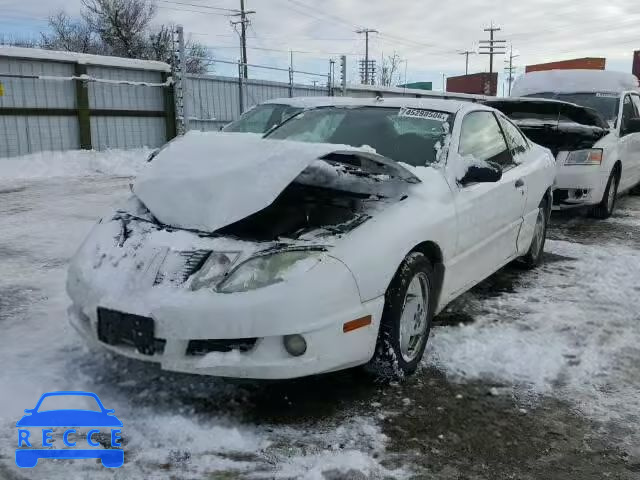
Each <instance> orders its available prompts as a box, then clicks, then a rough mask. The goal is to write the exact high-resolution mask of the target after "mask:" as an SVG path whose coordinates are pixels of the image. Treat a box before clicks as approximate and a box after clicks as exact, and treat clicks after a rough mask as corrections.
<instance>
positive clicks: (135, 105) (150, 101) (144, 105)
mask: <svg viewBox="0 0 640 480" xmlns="http://www.w3.org/2000/svg"><path fill="white" fill-rule="evenodd" d="M87 74H88V75H89V76H90V77H93V78H99V79H101V80H111V81H130V82H146V83H154V84H158V83H162V74H161V73H160V72H154V71H150V70H132V69H124V68H112V67H101V66H88V68H87ZM89 104H90V105H91V108H95V109H109V110H123V109H126V110H163V109H164V96H163V91H162V88H159V87H148V86H143V85H127V84H110V83H101V82H89Z"/></svg>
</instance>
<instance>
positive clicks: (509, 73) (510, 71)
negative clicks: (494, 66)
mask: <svg viewBox="0 0 640 480" xmlns="http://www.w3.org/2000/svg"><path fill="white" fill-rule="evenodd" d="M519 56H520V55H514V54H513V45H510V47H509V61H508V62H507V61H506V60H505V63H507V65H508V66H506V67H505V68H504V71H505V73H506V74H507V81H508V82H509V96H511V85H512V84H513V80H514V77H513V72H515V71H516V69H517V67H516V66H514V65H513V59H514V58H517V57H519ZM503 88H504V84H503Z"/></svg>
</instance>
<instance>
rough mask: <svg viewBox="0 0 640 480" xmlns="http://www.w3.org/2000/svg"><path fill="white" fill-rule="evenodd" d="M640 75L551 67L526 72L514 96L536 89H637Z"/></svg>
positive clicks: (512, 91) (540, 90) (515, 87)
mask: <svg viewBox="0 0 640 480" xmlns="http://www.w3.org/2000/svg"><path fill="white" fill-rule="evenodd" d="M637 89H638V79H637V78H636V77H635V76H634V75H632V74H630V73H622V72H610V71H602V70H549V71H544V72H530V73H525V74H524V75H522V76H521V77H519V78H518V79H517V80H516V81H515V83H514V84H513V89H512V90H511V96H512V97H524V96H526V95H534V94H536V93H547V92H554V93H621V92H623V91H625V90H637Z"/></svg>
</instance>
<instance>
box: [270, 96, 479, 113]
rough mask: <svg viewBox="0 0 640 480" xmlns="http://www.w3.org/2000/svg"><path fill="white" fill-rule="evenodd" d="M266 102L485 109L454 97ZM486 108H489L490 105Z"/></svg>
mask: <svg viewBox="0 0 640 480" xmlns="http://www.w3.org/2000/svg"><path fill="white" fill-rule="evenodd" d="M264 103H265V104H282V105H291V106H293V107H299V108H317V107H330V106H340V107H351V106H353V107H361V106H362V107H366V106H369V107H394V108H399V107H412V108H425V109H431V110H438V111H442V112H448V113H456V112H458V111H460V110H462V109H464V108H466V107H468V106H469V105H473V106H474V107H476V108H480V109H483V108H482V107H483V105H481V104H476V103H472V102H469V101H466V100H458V99H453V98H446V97H442V98H431V97H427V98H414V97H383V98H358V97H293V98H276V99H272V100H268V101H266V102H264ZM484 109H487V110H489V108H488V107H484Z"/></svg>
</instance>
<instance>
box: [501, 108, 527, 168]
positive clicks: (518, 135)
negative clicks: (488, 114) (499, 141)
mask: <svg viewBox="0 0 640 480" xmlns="http://www.w3.org/2000/svg"><path fill="white" fill-rule="evenodd" d="M499 118H500V124H501V125H502V131H503V132H504V136H505V138H506V139H507V144H508V145H509V151H510V152H511V155H512V156H513V157H514V158H516V157H517V156H518V155H521V154H523V153H525V152H526V151H527V150H529V142H528V141H527V139H526V137H525V136H524V135H523V134H522V132H521V131H520V129H519V128H518V127H516V126H515V125H514V124H513V123H511V121H510V120H509V119H507V118H506V117H503V116H499Z"/></svg>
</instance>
